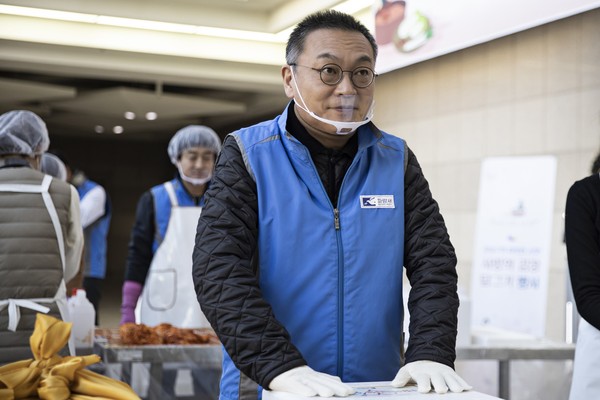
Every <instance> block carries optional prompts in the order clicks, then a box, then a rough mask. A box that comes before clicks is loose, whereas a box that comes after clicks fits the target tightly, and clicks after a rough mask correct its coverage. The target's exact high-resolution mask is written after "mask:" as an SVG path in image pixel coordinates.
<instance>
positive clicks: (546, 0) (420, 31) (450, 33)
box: [373, 0, 600, 73]
mask: <svg viewBox="0 0 600 400" xmlns="http://www.w3.org/2000/svg"><path fill="white" fill-rule="evenodd" d="M598 7H600V0H527V1H523V0H454V1H447V0H377V1H375V2H374V5H373V13H374V18H375V24H374V26H375V39H376V41H377V44H378V45H379V56H378V57H377V68H376V69H377V73H385V72H389V71H392V70H394V69H398V68H401V67H405V66H407V65H410V64H414V63H417V62H420V61H424V60H427V59H430V58H434V57H438V56H441V55H443V54H447V53H451V52H453V51H457V50H461V49H464V48H467V47H470V46H474V45H477V44H480V43H484V42H487V41H490V40H493V39H497V38H499V37H502V36H507V35H510V34H513V33H515V32H519V31H522V30H525V29H529V28H533V27H535V26H539V25H542V24H545V23H548V22H551V21H556V20H558V19H561V18H566V17H569V16H572V15H575V14H578V13H582V12H585V11H588V10H592V9H594V8H598Z"/></svg>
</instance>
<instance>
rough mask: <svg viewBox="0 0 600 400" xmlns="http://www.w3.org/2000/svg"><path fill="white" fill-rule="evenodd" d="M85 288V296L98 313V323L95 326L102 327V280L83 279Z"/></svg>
mask: <svg viewBox="0 0 600 400" xmlns="http://www.w3.org/2000/svg"><path fill="white" fill-rule="evenodd" d="M83 288H84V289H85V294H86V296H87V298H88V300H89V301H90V303H92V305H93V306H94V310H95V311H96V321H95V325H96V326H100V324H99V323H98V314H99V310H100V299H101V298H102V293H101V291H102V279H100V278H88V277H85V278H83Z"/></svg>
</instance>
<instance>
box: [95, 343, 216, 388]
mask: <svg viewBox="0 0 600 400" xmlns="http://www.w3.org/2000/svg"><path fill="white" fill-rule="evenodd" d="M94 353H96V354H98V355H99V356H100V357H102V361H103V362H104V363H120V364H121V366H122V367H121V368H122V372H121V379H122V380H123V381H124V382H126V383H128V384H131V365H132V363H138V362H139V363H150V376H151V378H152V379H151V381H152V382H153V383H155V384H151V385H150V386H149V388H148V397H147V398H148V399H149V400H155V399H156V400H158V399H160V400H162V399H165V398H167V395H166V394H165V392H164V391H163V388H162V385H161V382H162V378H163V364H164V363H171V362H192V363H193V365H194V368H198V369H202V370H209V371H211V372H214V373H212V374H207V376H211V375H212V376H215V375H216V376H217V377H218V376H220V371H221V362H222V357H223V355H222V352H221V345H144V346H124V345H113V344H108V343H106V342H103V341H102V340H100V341H96V342H95V343H94ZM218 383H219V382H218V379H217V380H216V382H214V385H216V392H217V394H218ZM211 397H212V396H211Z"/></svg>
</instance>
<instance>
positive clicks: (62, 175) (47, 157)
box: [41, 153, 67, 182]
mask: <svg viewBox="0 0 600 400" xmlns="http://www.w3.org/2000/svg"><path fill="white" fill-rule="evenodd" d="M41 170H42V172H44V173H46V174H48V175H52V176H53V177H55V178H58V179H60V180H62V181H65V182H66V181H67V167H65V164H64V163H63V162H62V161H61V160H60V158H58V157H56V156H55V155H54V154H52V153H44V154H42V167H41Z"/></svg>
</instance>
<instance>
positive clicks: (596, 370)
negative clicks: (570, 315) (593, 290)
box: [569, 318, 600, 400]
mask: <svg viewBox="0 0 600 400" xmlns="http://www.w3.org/2000/svg"><path fill="white" fill-rule="evenodd" d="M592 399H600V331H599V330H598V329H596V328H594V327H593V326H592V325H590V324H589V322H587V321H586V320H585V319H583V318H581V319H580V321H579V333H578V335H577V346H576V347H575V361H574V363H573V382H572V383H571V393H570V395H569V400H592Z"/></svg>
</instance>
